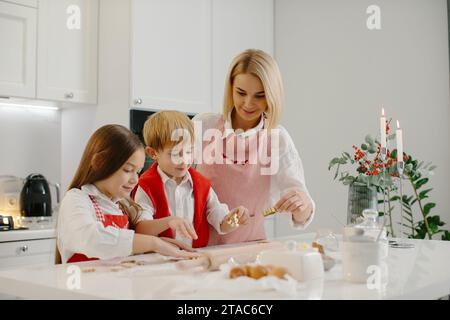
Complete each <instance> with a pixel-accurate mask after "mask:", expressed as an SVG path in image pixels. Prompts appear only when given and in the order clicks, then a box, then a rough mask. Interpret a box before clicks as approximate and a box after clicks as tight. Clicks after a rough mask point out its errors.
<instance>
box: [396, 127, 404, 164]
mask: <svg viewBox="0 0 450 320" xmlns="http://www.w3.org/2000/svg"><path fill="white" fill-rule="evenodd" d="M395 136H396V138H397V162H403V133H402V129H400V122H399V121H398V120H397V131H396V132H395Z"/></svg>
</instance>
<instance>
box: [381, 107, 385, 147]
mask: <svg viewBox="0 0 450 320" xmlns="http://www.w3.org/2000/svg"><path fill="white" fill-rule="evenodd" d="M380 140H381V141H380V142H381V151H382V152H383V150H386V117H385V116H384V108H381V118H380Z"/></svg>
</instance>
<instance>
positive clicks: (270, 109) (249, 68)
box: [223, 49, 284, 129]
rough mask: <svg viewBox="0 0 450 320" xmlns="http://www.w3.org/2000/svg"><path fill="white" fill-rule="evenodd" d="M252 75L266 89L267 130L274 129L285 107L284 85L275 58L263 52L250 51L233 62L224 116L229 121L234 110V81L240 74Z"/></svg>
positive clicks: (226, 86) (227, 81)
mask: <svg viewBox="0 0 450 320" xmlns="http://www.w3.org/2000/svg"><path fill="white" fill-rule="evenodd" d="M243 73H244V74H245V73H247V74H252V75H254V76H256V77H258V78H259V79H260V80H261V82H262V85H263V87H264V93H265V96H266V100H267V110H266V115H267V120H268V125H267V128H266V129H273V128H275V127H276V126H277V125H278V122H279V120H280V117H281V111H282V106H283V95H284V93H283V83H282V80H281V73H280V70H279V68H278V64H277V62H276V61H275V59H274V58H272V57H271V56H270V55H269V54H267V53H265V52H264V51H262V50H258V49H248V50H245V51H244V52H242V53H240V54H238V55H237V56H236V57H235V58H234V59H233V61H232V62H231V65H230V68H229V69H228V74H227V78H226V82H225V95H224V101H223V115H224V117H225V119H227V117H228V115H229V114H230V112H231V111H232V110H233V108H234V102H233V81H234V78H235V77H236V76H237V75H238V74H243Z"/></svg>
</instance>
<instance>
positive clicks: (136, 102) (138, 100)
mask: <svg viewBox="0 0 450 320" xmlns="http://www.w3.org/2000/svg"><path fill="white" fill-rule="evenodd" d="M134 104H142V99H141V98H137V99H134Z"/></svg>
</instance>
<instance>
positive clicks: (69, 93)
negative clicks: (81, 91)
mask: <svg viewBox="0 0 450 320" xmlns="http://www.w3.org/2000/svg"><path fill="white" fill-rule="evenodd" d="M64 98H66V99H72V98H73V92H68V93H66V94H65V95H64Z"/></svg>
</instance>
